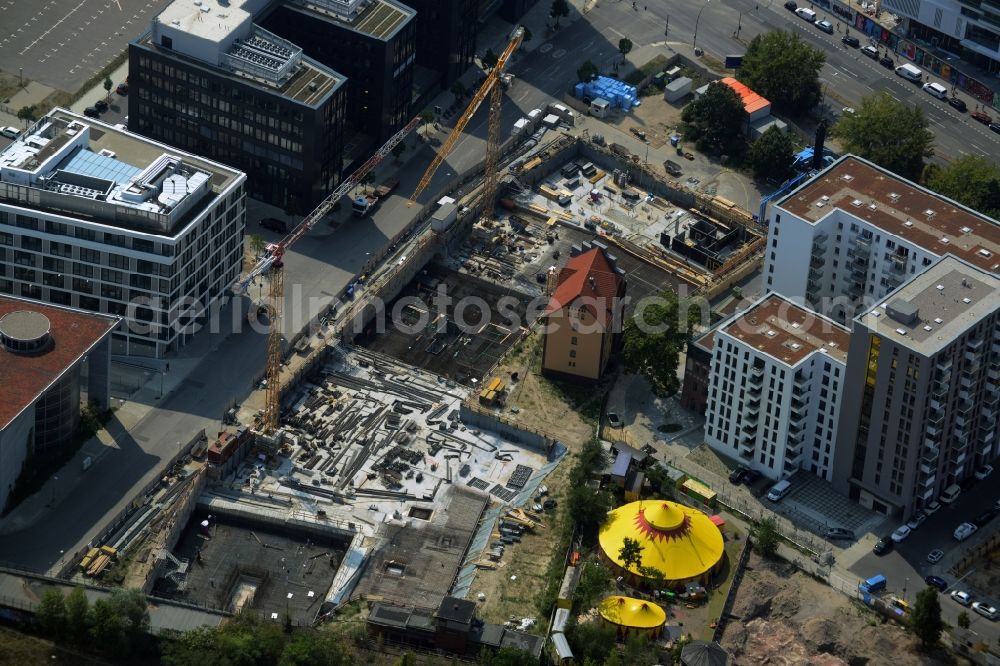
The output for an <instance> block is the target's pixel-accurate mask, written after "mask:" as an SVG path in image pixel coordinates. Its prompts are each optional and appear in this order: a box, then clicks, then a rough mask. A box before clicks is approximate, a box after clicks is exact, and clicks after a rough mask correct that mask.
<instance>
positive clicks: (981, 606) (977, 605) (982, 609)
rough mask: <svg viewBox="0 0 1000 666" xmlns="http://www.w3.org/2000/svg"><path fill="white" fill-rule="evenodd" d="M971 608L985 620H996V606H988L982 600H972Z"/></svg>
mask: <svg viewBox="0 0 1000 666" xmlns="http://www.w3.org/2000/svg"><path fill="white" fill-rule="evenodd" d="M972 610H974V611H976V612H977V613H979V614H980V615H982V616H983V617H985V618H986V619H987V620H993V621H994V622H996V619H997V617H998V615H997V609H996V606H990V605H989V604H987V603H984V602H982V601H973V602H972Z"/></svg>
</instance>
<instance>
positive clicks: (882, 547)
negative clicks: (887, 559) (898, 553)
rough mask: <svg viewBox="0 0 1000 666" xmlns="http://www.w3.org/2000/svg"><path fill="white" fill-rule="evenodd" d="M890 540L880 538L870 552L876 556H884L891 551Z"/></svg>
mask: <svg viewBox="0 0 1000 666" xmlns="http://www.w3.org/2000/svg"><path fill="white" fill-rule="evenodd" d="M892 546H893V543H892V539H891V538H889V537H882V538H881V539H879V540H878V541H877V542H876V543H875V547H874V548H872V552H873V553H875V554H876V555H885V554H886V553H888V552H889V551H891V550H892Z"/></svg>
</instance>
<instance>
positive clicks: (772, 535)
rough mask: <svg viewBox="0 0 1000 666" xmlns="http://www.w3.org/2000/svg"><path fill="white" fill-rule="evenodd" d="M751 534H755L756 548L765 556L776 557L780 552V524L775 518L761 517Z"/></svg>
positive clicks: (754, 542) (754, 544) (754, 543)
mask: <svg viewBox="0 0 1000 666" xmlns="http://www.w3.org/2000/svg"><path fill="white" fill-rule="evenodd" d="M750 534H751V535H752V536H753V547H754V550H756V551H757V552H759V553H760V554H761V555H763V556H764V557H774V556H775V555H776V554H777V553H778V542H779V541H780V540H781V535H780V534H778V524H777V523H776V522H775V521H774V518H771V517H767V518H763V519H761V521H760V522H759V523H757V526H756V527H754V528H753V529H752V530H751V531H750Z"/></svg>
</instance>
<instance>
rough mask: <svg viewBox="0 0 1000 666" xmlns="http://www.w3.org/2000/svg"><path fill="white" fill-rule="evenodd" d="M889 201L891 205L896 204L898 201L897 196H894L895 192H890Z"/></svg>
mask: <svg viewBox="0 0 1000 666" xmlns="http://www.w3.org/2000/svg"><path fill="white" fill-rule="evenodd" d="M889 200H890V201H892V203H896V202H897V201H899V195H898V194H896V193H895V192H890V193H889Z"/></svg>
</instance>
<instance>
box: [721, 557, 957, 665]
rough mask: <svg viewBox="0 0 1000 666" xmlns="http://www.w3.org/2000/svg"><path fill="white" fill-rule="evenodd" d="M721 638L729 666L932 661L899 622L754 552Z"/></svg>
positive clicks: (922, 662) (914, 662)
mask: <svg viewBox="0 0 1000 666" xmlns="http://www.w3.org/2000/svg"><path fill="white" fill-rule="evenodd" d="M732 615H733V616H734V619H732V620H730V622H729V624H727V625H726V631H725V633H724V634H723V635H722V641H721V643H722V646H723V647H725V648H726V649H727V650H729V653H730V655H732V658H733V664H734V666H750V665H751V664H753V665H754V666H756V665H758V664H768V665H773V666H881V665H885V666H890V665H891V666H931V665H934V664H940V663H942V662H940V661H938V660H935V659H933V658H930V657H927V656H925V655H922V654H919V653H918V652H917V651H916V645H917V642H916V641H915V640H914V639H913V637H912V636H910V635H909V634H907V633H906V631H905V630H904V629H903V628H902V627H898V626H895V625H892V624H882V623H881V621H880V619H879V618H878V617H877V616H876V615H875V614H874V613H872V612H870V611H868V610H867V609H865V608H864V607H863V606H861V605H859V604H856V603H854V602H852V601H851V600H849V599H848V598H846V597H845V596H843V595H842V594H840V593H839V592H836V591H835V590H833V589H831V588H830V587H828V586H827V585H824V584H823V583H821V582H819V581H817V580H815V579H813V578H810V577H809V576H806V575H804V574H802V573H800V572H799V571H798V570H797V569H796V568H795V567H794V566H792V565H790V564H787V563H785V562H773V561H770V560H763V559H761V558H760V557H759V556H757V555H756V554H753V555H751V557H750V561H749V564H748V568H747V571H746V573H745V575H744V577H743V581H742V582H741V583H740V587H739V591H738V592H737V595H736V601H735V602H734V604H733V610H732Z"/></svg>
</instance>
